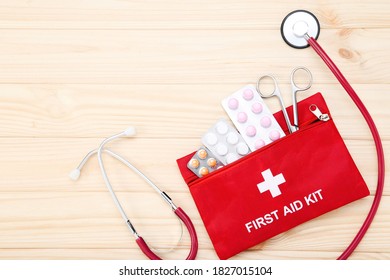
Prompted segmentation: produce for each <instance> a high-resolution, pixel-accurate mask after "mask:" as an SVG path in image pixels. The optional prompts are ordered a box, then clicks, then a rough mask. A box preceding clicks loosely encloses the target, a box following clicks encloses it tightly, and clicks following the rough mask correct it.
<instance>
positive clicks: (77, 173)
mask: <svg viewBox="0 0 390 280" xmlns="http://www.w3.org/2000/svg"><path fill="white" fill-rule="evenodd" d="M69 178H70V179H71V180H73V181H77V180H78V179H79V178H80V169H78V168H76V169H73V170H72V171H71V172H70V173H69Z"/></svg>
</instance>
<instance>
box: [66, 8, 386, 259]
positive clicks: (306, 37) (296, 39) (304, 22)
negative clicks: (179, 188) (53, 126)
mask: <svg viewBox="0 0 390 280" xmlns="http://www.w3.org/2000/svg"><path fill="white" fill-rule="evenodd" d="M280 31H281V35H282V38H283V40H284V41H285V42H286V43H287V44H288V45H289V46H291V47H293V48H296V49H304V48H307V47H309V46H311V47H312V48H313V49H314V50H315V52H316V53H317V54H318V55H319V56H320V57H321V59H322V60H323V61H324V62H325V64H326V65H327V66H328V67H329V69H330V70H331V71H332V72H333V74H334V75H335V77H336V78H337V80H338V81H339V82H340V84H341V85H342V86H343V87H344V89H345V90H346V92H347V93H348V94H349V96H350V97H351V99H352V100H353V102H354V103H355V105H356V106H357V107H358V108H359V110H360V112H361V114H362V115H363V117H364V119H365V120H366V122H367V124H368V127H369V129H370V131H371V134H372V137H373V139H374V142H375V147H376V153H377V158H378V182H377V188H376V193H375V197H374V200H373V203H372V206H371V209H370V211H369V213H368V215H367V217H366V219H365V221H364V223H363V225H362V226H361V228H360V230H359V231H358V233H357V234H356V236H355V238H354V239H353V240H352V242H351V243H350V245H349V246H348V247H347V248H346V249H345V250H344V252H343V253H342V254H341V255H340V256H339V257H338V259H339V260H344V259H347V258H348V257H349V256H350V255H351V254H352V252H353V251H354V250H355V248H356V247H357V246H358V244H359V243H360V241H361V240H362V239H363V237H364V235H365V233H366V232H367V230H368V228H369V226H370V225H371V223H372V221H373V219H374V217H375V214H376V212H377V210H378V207H379V204H380V200H381V197H382V193H383V187H384V178H385V162H384V153H383V146H382V142H381V139H380V136H379V133H378V130H377V128H376V125H375V123H374V121H373V119H372V117H371V115H370V113H369V112H368V110H367V109H366V107H365V106H364V104H363V102H362V101H361V100H360V98H359V97H358V95H357V94H356V92H355V91H354V89H353V88H352V86H351V85H350V84H349V82H348V81H347V80H346V79H345V77H344V76H343V74H342V73H341V72H340V70H339V69H338V68H337V66H336V65H335V64H334V62H333V61H332V60H331V59H330V58H329V56H328V55H327V54H326V53H325V51H324V50H323V49H322V48H321V46H320V45H319V44H318V42H317V39H318V36H319V34H320V24H319V21H318V19H317V18H316V17H315V16H314V15H313V14H312V13H310V12H308V11H305V10H296V11H293V12H291V13H289V14H288V15H287V16H286V17H285V18H284V19H283V21H282V24H281V27H280ZM134 134H135V130H134V128H129V129H127V130H125V131H124V132H121V133H119V134H116V135H113V136H111V137H109V138H107V139H105V140H104V141H103V142H102V143H101V144H100V146H99V148H98V149H96V150H93V151H91V152H89V153H88V154H87V155H86V156H85V158H84V159H83V160H82V162H81V163H80V165H79V167H78V168H76V169H75V170H74V171H73V172H72V173H71V174H70V177H71V178H72V179H74V180H77V179H78V177H79V176H80V171H81V169H82V167H83V166H84V164H85V163H86V162H87V160H88V159H89V158H90V157H91V156H92V155H94V154H97V157H98V162H99V166H100V170H101V173H102V175H103V179H104V182H105V184H106V186H107V188H108V190H109V192H110V193H111V196H112V198H113V200H114V202H115V205H116V206H117V208H118V210H119V212H120V213H121V215H122V218H123V220H124V221H125V223H126V224H127V226H128V228H129V230H130V231H131V233H132V234H133V235H134V237H135V239H136V242H137V244H138V246H139V247H140V249H141V250H142V252H143V253H144V254H145V255H146V256H147V257H148V258H150V259H153V260H156V259H160V257H158V256H157V255H156V254H155V253H154V252H153V251H152V250H151V249H150V248H149V247H148V245H147V244H146V242H145V241H144V239H143V238H142V237H141V236H140V235H139V234H138V232H137V231H136V230H135V228H134V225H133V224H132V223H131V222H130V219H129V218H128V217H127V215H126V213H125V212H124V210H123V208H122V206H121V204H120V202H119V200H118V198H117V197H116V195H115V193H114V191H113V188H112V186H111V184H110V181H109V179H108V176H107V172H106V170H105V167H104V164H103V159H102V154H103V152H105V153H107V154H109V155H111V156H112V157H114V158H116V159H117V160H119V161H120V162H122V163H123V164H125V165H126V166H127V167H129V168H130V169H132V170H133V171H134V172H135V173H137V174H138V175H140V176H141V177H142V178H143V179H144V180H145V181H146V182H147V183H148V184H149V185H150V186H151V187H152V188H153V189H154V190H155V191H156V192H157V193H159V194H160V195H161V197H162V198H163V199H164V200H165V201H166V202H167V203H168V205H169V206H170V207H171V209H172V211H173V212H174V213H175V214H176V215H177V216H178V218H179V219H180V220H181V221H182V222H183V223H184V224H185V226H186V227H187V229H188V232H189V234H190V237H191V249H190V252H189V254H188V256H187V259H188V260H192V259H195V257H196V254H197V251H198V240H197V236H196V232H195V228H194V225H193V224H192V222H191V220H190V218H189V217H188V216H187V215H186V214H185V212H184V211H183V210H182V209H181V208H180V207H177V206H176V205H175V204H174V203H173V202H172V200H171V198H170V197H169V196H168V195H167V194H166V193H165V192H163V191H161V190H160V189H159V188H158V187H157V186H156V185H155V184H154V183H153V182H151V181H150V180H149V179H148V178H147V177H146V176H145V175H144V174H143V173H142V172H141V171H139V170H138V169H137V168H136V167H134V166H133V165H132V164H131V163H130V162H129V161H128V160H126V159H124V158H123V157H121V156H119V155H118V154H116V153H114V152H112V151H110V150H108V149H105V145H106V144H107V143H109V142H111V141H112V140H114V139H117V138H120V137H128V136H133V135H134Z"/></svg>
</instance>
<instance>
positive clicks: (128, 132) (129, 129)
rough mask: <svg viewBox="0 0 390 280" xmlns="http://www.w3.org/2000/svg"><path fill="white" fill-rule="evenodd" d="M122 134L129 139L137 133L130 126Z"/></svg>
mask: <svg viewBox="0 0 390 280" xmlns="http://www.w3.org/2000/svg"><path fill="white" fill-rule="evenodd" d="M123 134H124V135H125V136H128V137H130V136H134V135H136V134H137V132H136V130H135V127H134V126H130V127H128V128H127V129H126V130H125V131H123Z"/></svg>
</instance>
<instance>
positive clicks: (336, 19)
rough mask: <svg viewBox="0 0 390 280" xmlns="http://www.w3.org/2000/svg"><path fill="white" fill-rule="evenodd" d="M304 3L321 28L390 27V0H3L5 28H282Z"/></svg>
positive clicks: (2, 11)
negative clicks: (287, 15) (287, 19)
mask: <svg viewBox="0 0 390 280" xmlns="http://www.w3.org/2000/svg"><path fill="white" fill-rule="evenodd" d="M299 8H304V9H306V10H309V11H311V12H313V13H314V14H315V15H316V16H317V17H318V19H319V21H320V22H321V27H322V28H334V27H343V28H372V27H384V26H385V27H390V23H389V20H388V10H389V2H388V1H386V0H376V1H374V2H369V1H360V2H359V5H356V1H353V0H344V1H342V2H340V1H337V0H326V1H317V2H316V1H305V2H304V3H302V1H296V0H295V1H286V0H283V1H276V2H275V1H274V2H272V5H268V3H266V2H264V1H250V0H244V1H234V0H216V1H206V0H198V1H194V0H191V1H179V0H169V1H164V4H162V3H161V1H158V0H148V1H120V0H116V1H115V0H104V1H99V2H96V1H92V0H88V1H77V0H68V1H49V0H32V1H28V3H26V2H25V1H12V0H3V1H2V5H1V7H0V15H1V25H2V27H3V28H23V29H30V28H44V29H64V28H65V29H151V28H152V29H263V28H267V29H277V28H279V26H280V23H281V21H282V19H283V18H284V17H285V15H286V14H287V13H289V12H291V11H293V10H296V9H299Z"/></svg>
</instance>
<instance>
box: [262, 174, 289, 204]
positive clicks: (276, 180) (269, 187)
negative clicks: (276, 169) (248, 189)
mask: <svg viewBox="0 0 390 280" xmlns="http://www.w3.org/2000/svg"><path fill="white" fill-rule="evenodd" d="M261 175H263V178H264V182H261V183H259V184H257V187H258V188H259V191H260V193H263V192H266V191H270V192H271V195H272V197H275V196H278V195H281V194H282V193H281V192H280V189H279V185H281V184H283V183H284V182H286V180H285V179H284V177H283V174H282V173H280V174H278V175H276V176H274V175H272V172H271V169H269V168H268V169H267V170H265V171H263V172H261Z"/></svg>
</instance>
